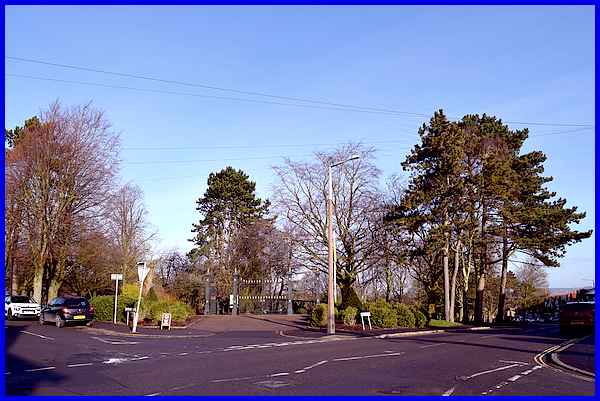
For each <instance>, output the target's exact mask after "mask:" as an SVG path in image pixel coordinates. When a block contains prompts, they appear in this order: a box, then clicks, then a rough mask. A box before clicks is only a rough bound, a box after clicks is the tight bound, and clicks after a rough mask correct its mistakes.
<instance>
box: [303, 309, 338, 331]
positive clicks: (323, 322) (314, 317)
mask: <svg viewBox="0 0 600 401" xmlns="http://www.w3.org/2000/svg"><path fill="white" fill-rule="evenodd" d="M333 311H334V316H337V315H338V310H337V308H333ZM310 325H311V326H316V327H325V326H327V304H319V305H316V306H315V307H314V308H313V310H312V312H311V314H310Z"/></svg>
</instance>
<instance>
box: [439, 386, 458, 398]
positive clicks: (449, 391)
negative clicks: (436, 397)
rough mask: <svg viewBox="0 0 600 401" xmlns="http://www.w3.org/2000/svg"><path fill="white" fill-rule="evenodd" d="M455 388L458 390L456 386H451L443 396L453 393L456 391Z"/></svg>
mask: <svg viewBox="0 0 600 401" xmlns="http://www.w3.org/2000/svg"><path fill="white" fill-rule="evenodd" d="M454 390H456V386H454V387H452V388H449V389H448V390H446V391H444V394H442V395H443V396H446V397H447V396H450V395H452V393H454Z"/></svg>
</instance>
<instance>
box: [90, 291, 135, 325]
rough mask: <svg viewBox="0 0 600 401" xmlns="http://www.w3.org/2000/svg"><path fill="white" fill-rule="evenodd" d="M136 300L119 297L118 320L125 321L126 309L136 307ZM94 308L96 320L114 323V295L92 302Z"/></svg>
mask: <svg viewBox="0 0 600 401" xmlns="http://www.w3.org/2000/svg"><path fill="white" fill-rule="evenodd" d="M135 302H136V300H135V299H134V298H131V297H128V296H124V295H122V296H119V298H118V304H117V320H118V321H121V322H124V321H125V308H126V307H132V306H135ZM90 304H91V305H92V306H93V307H94V319H95V320H100V321H107V322H112V320H113V313H114V308H115V297H114V295H102V296H97V297H94V298H92V299H91V300H90Z"/></svg>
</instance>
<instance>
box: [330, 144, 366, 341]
mask: <svg viewBox="0 0 600 401" xmlns="http://www.w3.org/2000/svg"><path fill="white" fill-rule="evenodd" d="M359 158H360V156H358V155H354V156H352V157H351V158H349V159H346V160H343V161H340V162H337V163H329V166H328V171H327V172H328V180H327V251H328V269H327V334H335V283H334V276H335V268H334V265H333V184H332V180H331V170H332V169H333V168H334V167H337V166H340V165H342V164H344V163H346V162H349V161H351V160H357V159H359Z"/></svg>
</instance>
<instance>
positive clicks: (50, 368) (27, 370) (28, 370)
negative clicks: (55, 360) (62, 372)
mask: <svg viewBox="0 0 600 401" xmlns="http://www.w3.org/2000/svg"><path fill="white" fill-rule="evenodd" d="M53 369H56V367H55V366H48V367H47V368H37V369H26V370H25V372H39V371H40V370H53Z"/></svg>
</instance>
